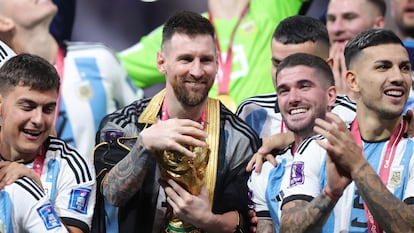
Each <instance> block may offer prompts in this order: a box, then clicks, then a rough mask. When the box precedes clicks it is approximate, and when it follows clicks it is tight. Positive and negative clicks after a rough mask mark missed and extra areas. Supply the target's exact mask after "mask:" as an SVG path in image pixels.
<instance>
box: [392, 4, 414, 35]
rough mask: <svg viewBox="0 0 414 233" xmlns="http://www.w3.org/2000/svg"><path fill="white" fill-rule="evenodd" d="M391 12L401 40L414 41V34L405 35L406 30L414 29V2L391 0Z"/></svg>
mask: <svg viewBox="0 0 414 233" xmlns="http://www.w3.org/2000/svg"><path fill="white" fill-rule="evenodd" d="M390 6H391V9H390V12H391V17H392V19H393V20H394V23H395V24H396V26H397V28H396V29H397V30H396V31H397V33H398V36H399V37H400V38H401V39H413V38H414V35H413V34H408V33H405V30H406V29H410V30H411V31H412V30H413V29H414V2H413V1H411V0H390Z"/></svg>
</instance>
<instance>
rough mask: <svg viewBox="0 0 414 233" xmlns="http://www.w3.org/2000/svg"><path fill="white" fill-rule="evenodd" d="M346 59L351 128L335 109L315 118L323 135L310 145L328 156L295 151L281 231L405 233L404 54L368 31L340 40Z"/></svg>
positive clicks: (378, 32) (409, 189)
mask: <svg viewBox="0 0 414 233" xmlns="http://www.w3.org/2000/svg"><path fill="white" fill-rule="evenodd" d="M345 61H346V66H347V68H348V72H347V74H346V78H347V83H348V85H349V88H350V89H351V90H352V91H353V92H355V94H356V95H355V96H356V97H357V98H356V101H357V116H356V119H355V121H354V122H353V123H352V126H351V130H350V131H349V130H348V128H347V127H346V125H345V124H344V123H343V121H342V120H340V119H339V117H338V116H336V115H334V114H327V116H326V119H325V120H324V119H317V120H316V122H315V125H316V126H315V128H314V129H315V132H316V133H319V134H321V135H322V136H323V137H324V138H325V139H324V140H322V141H321V140H318V141H317V143H313V144H312V145H313V146H312V147H311V148H314V150H326V152H327V153H326V154H323V153H318V154H315V153H312V150H311V149H310V150H308V152H306V151H305V153H303V154H302V156H295V158H294V160H293V163H292V167H295V169H292V171H291V174H290V183H289V185H288V186H286V187H285V188H283V190H282V193H283V204H282V219H281V228H280V230H281V231H283V232H304V231H317V230H318V231H319V230H320V229H322V227H323V231H324V232H345V231H346V232H367V231H369V232H383V231H385V232H411V231H413V230H414V217H413V216H414V209H413V208H412V204H413V203H414V201H413V200H414V182H413V181H414V177H413V174H414V173H413V170H414V160H413V154H414V150H413V145H414V142H413V141H412V140H411V139H410V138H407V135H406V130H407V125H408V122H407V121H406V120H405V119H404V118H403V115H402V112H403V110H404V106H405V104H406V101H407V99H408V95H409V92H410V87H411V84H412V81H411V65H410V60H409V57H408V53H407V51H406V49H405V48H404V45H403V43H402V42H401V40H400V39H399V38H398V37H397V36H396V35H395V34H394V33H393V32H391V31H389V30H384V29H371V30H367V31H364V32H362V33H360V34H359V35H357V36H356V37H355V38H354V39H352V40H351V41H350V42H349V43H348V44H347V45H346V47H345ZM334 207H335V208H334ZM330 214H331V215H330ZM323 225H325V226H323Z"/></svg>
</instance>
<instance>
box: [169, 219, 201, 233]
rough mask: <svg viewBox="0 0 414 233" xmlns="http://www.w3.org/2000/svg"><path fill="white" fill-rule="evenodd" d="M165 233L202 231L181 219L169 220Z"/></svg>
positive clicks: (198, 232)
mask: <svg viewBox="0 0 414 233" xmlns="http://www.w3.org/2000/svg"><path fill="white" fill-rule="evenodd" d="M164 232H165V233H183V232H185V233H202V231H201V230H200V229H198V228H196V227H195V226H193V225H191V224H186V223H184V222H183V221H180V220H178V221H170V222H169V223H168V225H167V227H166V229H165V231H164Z"/></svg>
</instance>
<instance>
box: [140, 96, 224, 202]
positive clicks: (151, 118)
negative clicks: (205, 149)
mask: <svg viewBox="0 0 414 233" xmlns="http://www.w3.org/2000/svg"><path fill="white" fill-rule="evenodd" d="M164 96H165V89H164V90H162V91H160V92H159V93H157V94H156V95H155V96H154V97H152V99H151V101H150V103H149V104H148V106H147V107H146V108H145V110H144V111H143V112H142V114H141V115H140V116H139V118H138V122H139V123H146V124H155V123H157V115H158V112H159V111H160V109H161V106H162V102H163V100H164ZM206 132H207V134H208V137H207V144H208V145H209V148H210V158H209V161H208V165H207V169H206V185H207V190H208V198H209V200H210V208H211V207H212V203H213V198H214V190H215V186H216V178H217V161H218V146H219V138H220V102H219V101H218V100H216V99H211V98H208V101H207V122H206Z"/></svg>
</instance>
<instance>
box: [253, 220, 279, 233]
mask: <svg viewBox="0 0 414 233" xmlns="http://www.w3.org/2000/svg"><path fill="white" fill-rule="evenodd" d="M256 233H275V226H274V224H273V221H272V220H262V219H261V220H259V221H258V223H257V229H256Z"/></svg>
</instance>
